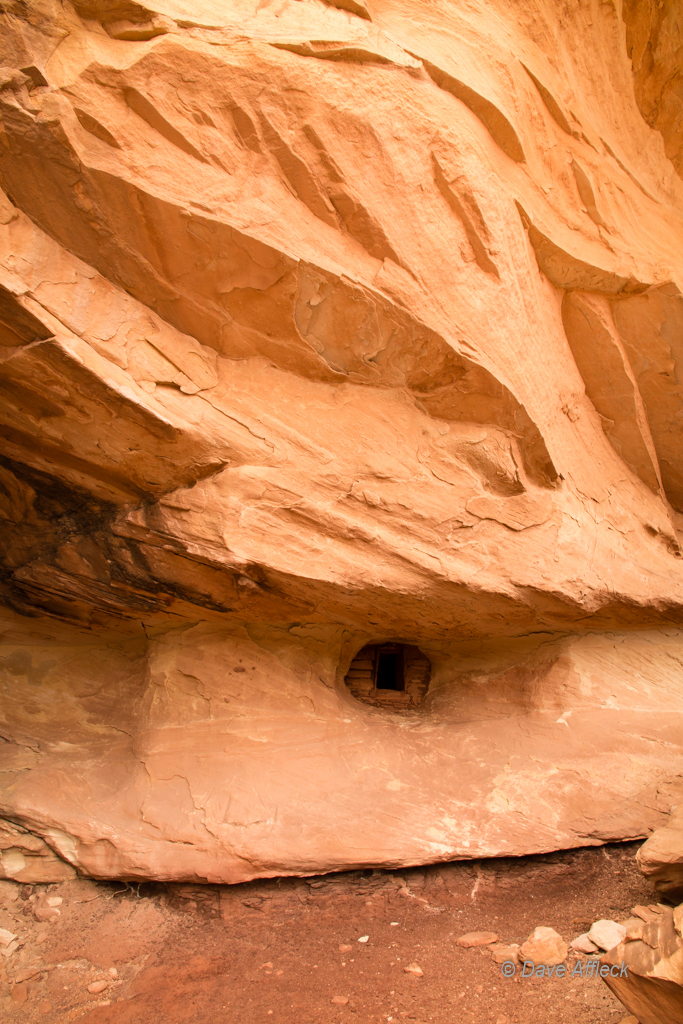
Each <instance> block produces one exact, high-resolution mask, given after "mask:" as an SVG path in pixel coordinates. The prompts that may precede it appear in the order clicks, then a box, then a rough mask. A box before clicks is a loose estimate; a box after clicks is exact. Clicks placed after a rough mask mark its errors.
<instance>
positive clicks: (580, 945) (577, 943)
mask: <svg viewBox="0 0 683 1024" xmlns="http://www.w3.org/2000/svg"><path fill="white" fill-rule="evenodd" d="M569 948H570V949H575V950H576V951H577V952H578V953H597V951H598V947H597V946H596V945H595V943H594V942H592V941H591V940H590V939H589V938H588V932H585V933H584V934H583V935H578V936H577V937H576V938H575V939H572V941H571V942H570V943H569Z"/></svg>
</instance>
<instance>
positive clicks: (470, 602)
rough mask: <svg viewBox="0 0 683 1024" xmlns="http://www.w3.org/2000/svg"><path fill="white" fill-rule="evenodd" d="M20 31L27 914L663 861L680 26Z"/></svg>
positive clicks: (446, 1) (7, 621)
mask: <svg viewBox="0 0 683 1024" xmlns="http://www.w3.org/2000/svg"><path fill="white" fill-rule="evenodd" d="M1 10H2V13H0V40H1V41H2V54H3V57H2V61H3V64H4V66H3V67H2V68H0V118H1V120H0V187H1V189H2V193H1V194H0V389H1V391H2V403H1V405H0V435H1V437H2V442H1V451H2V459H1V461H0V517H2V529H1V530H0V545H1V546H2V567H3V571H2V575H1V577H0V585H1V587H2V590H1V593H0V598H1V600H2V611H1V622H2V625H1V636H0V641H1V645H2V646H1V650H0V685H1V686H2V697H0V714H1V716H2V723H1V724H0V737H1V739H0V779H1V780H2V781H1V782H0V817H2V819H3V820H4V824H3V825H2V827H1V828H0V857H1V865H2V870H1V872H0V875H1V876H3V877H6V878H11V879H15V880H17V881H58V880H63V879H67V878H69V877H70V876H71V875H73V874H74V873H75V872H78V873H80V874H85V875H89V876H92V877H94V878H103V879H106V878H127V879H158V880H180V881H188V882H196V881H208V882H212V883H222V882H238V881H243V880H248V879H252V878H256V877H259V876H268V875H282V874H301V875H304V874H310V873H320V872H326V871H334V870H347V869H352V868H360V867H366V866H385V867H400V866H403V865H417V864H424V863H430V862H437V861H449V860H454V859H459V858H460V859H462V858H474V857H492V856H509V855H518V854H532V853H541V852H545V851H551V850H557V849H565V848H571V847H579V846H586V845H592V844H600V843H603V842H608V841H614V840H624V839H637V838H642V837H645V836H647V835H649V834H650V832H651V831H652V830H653V829H655V828H656V827H658V826H660V825H662V824H663V823H664V821H665V820H666V815H667V814H668V812H669V811H670V809H671V807H672V805H675V804H676V802H677V800H681V798H682V797H683V769H682V768H681V764H682V763H683V761H682V755H683V631H682V628H681V627H682V626H683V560H682V558H681V553H682V552H681V543H682V540H681V538H682V537H683V295H682V290H683V180H682V178H681V173H682V167H683V165H682V159H683V158H682V157H681V142H680V130H679V125H680V122H681V103H682V102H683V101H682V100H681V95H682V94H681V88H683V87H682V86H681V79H680V70H678V71H677V70H676V69H677V68H678V69H680V49H679V50H677V49H676V47H677V45H678V40H680V38H681V19H682V17H683V16H682V15H681V10H680V7H679V6H678V5H677V4H676V3H675V2H673V0H671V2H666V3H664V4H663V5H662V4H655V3H654V0H653V2H643V3H641V2H638V3H636V2H634V0H625V2H624V3H623V4H622V3H619V2H616V0H615V2H599V0H581V2H577V0H570V2H569V3H561V2H560V0H518V2H515V3H514V4H510V3H509V0H471V2H470V3H467V4H463V3H456V2H454V0H231V2H230V3H228V2H224V0H158V2H152V3H151V4H150V6H145V7H143V6H141V5H140V4H138V3H136V2H134V0H73V2H68V0H64V2H58V0H36V2H32V3H30V4H23V3H20V2H18V0H17V2H12V0H9V2H8V3H4V4H3V5H2V9H1ZM677 75H678V77H676V76H677Z"/></svg>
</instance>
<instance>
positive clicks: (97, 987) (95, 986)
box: [88, 981, 109, 995]
mask: <svg viewBox="0 0 683 1024" xmlns="http://www.w3.org/2000/svg"><path fill="white" fill-rule="evenodd" d="M108 984H109V982H108V981H93V982H91V983H90V984H89V985H88V992H92V994H93V995H97V993H98V992H104V990H105V988H106V987H107V985H108Z"/></svg>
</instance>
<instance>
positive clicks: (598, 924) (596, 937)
mask: <svg viewBox="0 0 683 1024" xmlns="http://www.w3.org/2000/svg"><path fill="white" fill-rule="evenodd" d="M625 936H626V928H625V927H624V925H622V924H617V922H616V921H608V920H606V919H604V918H603V919H602V920H600V921H595V922H594V923H593V925H592V926H591V928H590V931H589V932H588V938H589V939H590V941H591V942H593V943H595V945H596V946H598V947H599V948H600V949H604V950H609V949H613V948H614V947H615V946H618V945H619V943H620V942H623V941H624V938H625Z"/></svg>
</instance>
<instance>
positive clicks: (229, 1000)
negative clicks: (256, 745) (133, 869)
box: [0, 843, 655, 1024]
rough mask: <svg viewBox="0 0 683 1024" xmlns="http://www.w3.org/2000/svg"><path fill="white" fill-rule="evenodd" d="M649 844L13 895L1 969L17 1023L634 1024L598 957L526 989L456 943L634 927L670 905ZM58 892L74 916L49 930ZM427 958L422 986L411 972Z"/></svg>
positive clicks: (4, 996) (65, 887)
mask: <svg viewBox="0 0 683 1024" xmlns="http://www.w3.org/2000/svg"><path fill="white" fill-rule="evenodd" d="M637 847H638V844H637V843H625V844H619V845H611V846H605V847H601V848H592V849H582V850H575V851H572V852H567V853H557V854H550V855H547V856H541V857H527V858H521V859H504V860H488V861H479V862H474V863H472V862H461V863H455V864H446V865H439V866H434V867H429V868H421V869H410V870H404V871H393V872H392V871H358V872H348V873H345V874H340V875H327V876H321V877H318V878H307V879H272V880H267V881H259V882H252V883H249V884H246V885H237V886H231V887H230V886H220V887H219V886H188V885H152V884H143V885H140V886H139V887H137V886H133V887H131V886H126V884H125V883H118V884H116V883H108V882H93V881H90V880H87V879H79V880H76V881H72V882H65V883H63V884H61V885H50V886H46V885H36V886H28V885H18V884H16V883H7V882H4V883H0V890H1V892H0V900H1V901H2V909H1V910H0V927H2V928H8V929H9V930H10V931H12V932H14V933H16V934H18V935H19V938H20V939H21V940H22V941H23V945H22V946H21V948H20V949H18V950H17V951H16V952H15V953H13V954H12V955H11V956H10V957H7V958H5V957H0V960H2V966H0V1019H2V1020H4V1021H7V1024H15V1022H17V1024H18V1022H22V1024H23V1022H26V1024H33V1022H38V1021H40V1022H41V1024H58V1022H59V1024H61V1022H63V1021H64V1022H65V1021H73V1020H79V1021H83V1022H86V1024H181V1022H182V1024H185V1022H187V1024H190V1022H191V1024H221V1022H225V1024H342V1022H345V1021H352V1022H354V1024H360V1022H364V1021H368V1022H370V1021H372V1022H379V1021H383V1022H392V1021H394V1022H401V1021H406V1022H410V1024H413V1022H424V1024H427V1022H430V1021H433V1022H435V1024H460V1022H463V1024H551V1022H552V1024H565V1022H566V1024H575V1022H576V1024H578V1022H581V1024H619V1022H620V1021H622V1020H623V1019H624V1018H627V1017H628V1011H627V1010H626V1009H625V1008H624V1007H623V1006H621V1004H620V1003H618V1002H617V1000H616V999H615V998H614V997H613V996H612V994H611V993H610V992H609V991H608V989H607V987H606V986H605V985H604V984H603V982H602V981H600V980H594V979H584V978H582V977H578V976H574V977H571V972H572V971H573V970H574V968H575V965H576V962H577V960H585V958H584V957H580V956H578V955H573V954H570V956H569V958H568V960H567V972H566V976H565V977H564V978H556V977H553V978H550V979H549V978H547V977H544V978H543V979H540V978H536V977H534V978H531V979H522V978H521V977H520V976H519V973H517V974H516V975H515V977H513V978H510V979H508V978H505V977H503V975H502V972H501V967H500V966H499V965H498V964H495V963H494V962H493V960H492V958H491V954H490V953H489V952H488V950H486V949H484V950H479V949H473V950H465V949H461V948H459V947H458V946H456V944H455V940H456V939H457V938H458V936H460V935H461V934H463V933H464V932H469V931H474V930H487V931H493V932H496V933H497V934H498V935H499V936H500V939H501V940H510V941H513V942H522V941H524V940H525V939H526V937H527V936H528V935H529V933H530V932H531V931H532V930H533V928H534V927H535V926H537V925H546V926H549V927H552V928H555V929H556V930H557V931H558V932H560V934H561V935H562V936H563V937H564V938H565V939H566V940H569V939H571V938H573V937H574V936H576V935H578V934H579V933H581V932H582V931H584V930H585V929H586V928H587V927H588V926H589V925H590V923H591V922H592V921H594V920H597V919H599V918H614V919H615V920H624V919H625V918H627V917H628V916H629V911H630V908H631V907H632V906H633V905H635V904H636V903H645V904H648V903H652V902H654V899H655V897H654V894H653V892H652V890H651V889H650V887H649V885H648V884H647V883H646V882H645V881H644V879H642V878H641V876H640V875H639V873H638V871H637V869H636V866H635V861H634V854H635V852H636V849H637ZM55 898H61V900H62V903H61V904H60V905H59V908H58V909H59V910H60V914H59V916H58V917H57V918H56V920H55V921H53V922H50V923H45V922H43V923H40V922H38V921H37V920H36V919H35V908H36V907H39V906H45V905H46V901H47V899H50V900H51V902H54V901H55ZM363 936H368V940H367V941H366V942H360V941H359V939H360V938H361V937H363ZM342 947H345V948H342ZM414 963H415V964H418V965H419V967H420V968H421V969H422V971H423V975H422V977H415V976H413V975H410V974H407V973H406V972H405V971H404V967H406V966H408V965H410V964H414ZM98 983H99V984H98ZM89 986H91V987H95V988H96V989H100V990H101V991H96V992H91V991H89ZM333 1000H336V1001H333ZM343 1000H346V1002H344V1001H343Z"/></svg>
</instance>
